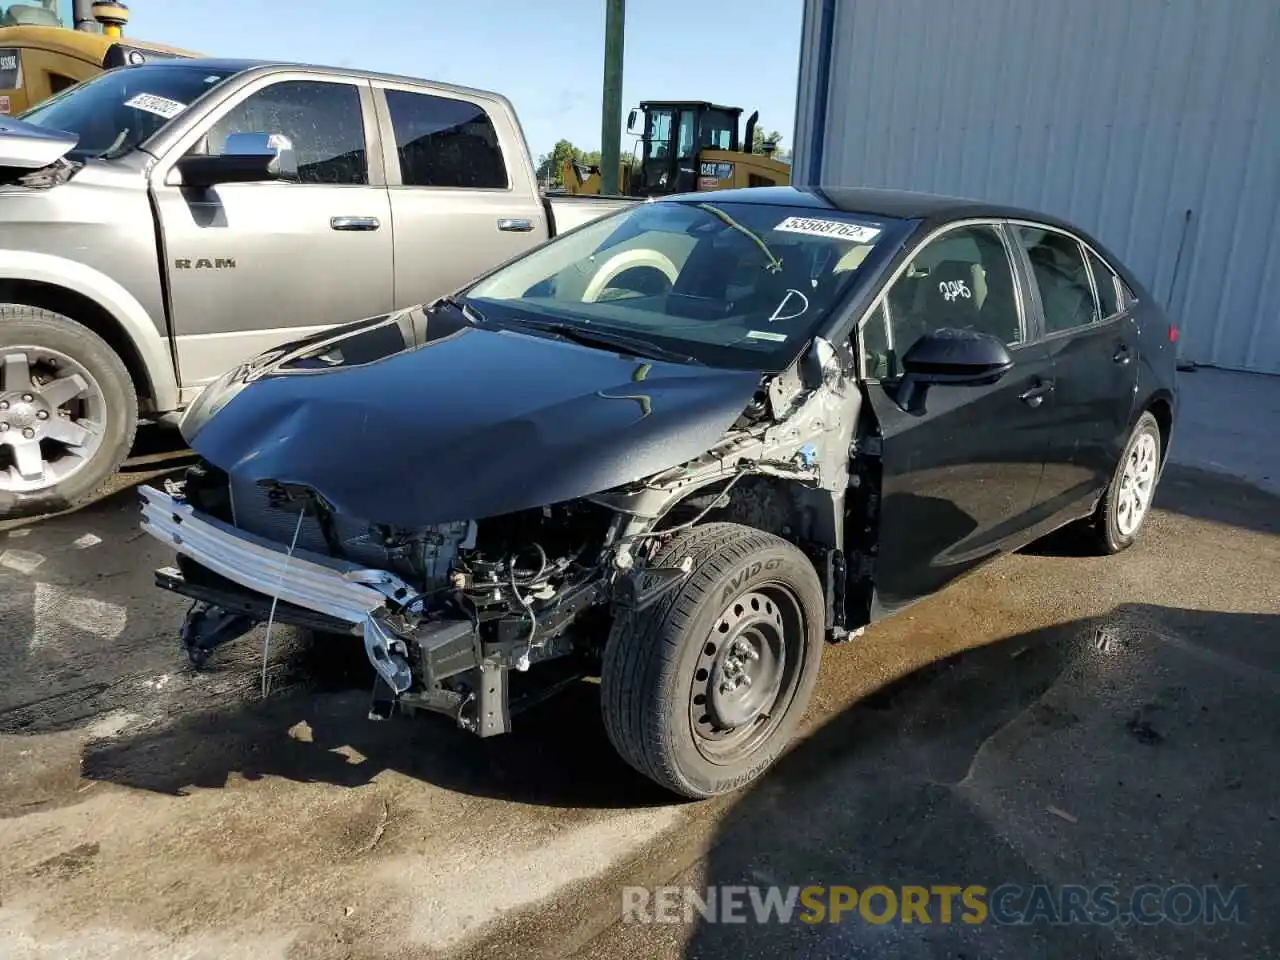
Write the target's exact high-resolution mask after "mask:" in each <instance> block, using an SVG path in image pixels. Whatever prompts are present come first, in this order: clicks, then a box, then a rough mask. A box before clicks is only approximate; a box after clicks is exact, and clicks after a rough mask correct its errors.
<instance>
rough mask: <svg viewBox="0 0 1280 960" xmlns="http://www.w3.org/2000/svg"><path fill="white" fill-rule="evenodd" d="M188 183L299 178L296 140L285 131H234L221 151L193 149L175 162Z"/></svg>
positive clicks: (183, 180) (194, 184)
mask: <svg viewBox="0 0 1280 960" xmlns="http://www.w3.org/2000/svg"><path fill="white" fill-rule="evenodd" d="M176 166H177V169H178V170H179V171H180V172H181V174H182V184H183V186H187V187H213V186H217V185H218V184H220V183H262V182H267V181H272V180H283V181H295V180H297V179H298V160H297V155H296V154H295V153H294V150H293V143H292V141H290V140H289V138H288V137H286V136H285V135H284V134H282V133H232V134H228V136H227V138H226V140H225V141H224V142H223V146H222V153H220V154H201V153H192V154H188V155H187V156H185V157H183V158H182V159H181V160H179V161H178V162H177V164H176Z"/></svg>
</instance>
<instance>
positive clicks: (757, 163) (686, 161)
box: [561, 100, 791, 197]
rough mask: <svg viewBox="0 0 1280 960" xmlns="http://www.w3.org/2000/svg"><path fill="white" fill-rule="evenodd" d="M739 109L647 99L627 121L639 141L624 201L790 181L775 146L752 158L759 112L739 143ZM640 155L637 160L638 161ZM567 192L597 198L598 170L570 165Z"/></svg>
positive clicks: (623, 175) (623, 177)
mask: <svg viewBox="0 0 1280 960" xmlns="http://www.w3.org/2000/svg"><path fill="white" fill-rule="evenodd" d="M741 116H742V108H741V107H725V106H721V105H719V104H715V103H707V102H706V101H703V100H662V101H657V100H647V101H645V102H643V103H641V104H640V106H639V108H637V109H635V110H632V111H631V113H630V114H629V116H628V117H627V132H628V133H630V134H632V135H635V136H637V137H638V139H637V140H636V144H635V147H634V148H633V149H632V157H631V158H630V162H627V161H623V162H622V163H621V164H620V167H621V169H620V171H619V175H618V185H619V187H620V188H621V190H622V193H623V194H624V195H625V196H629V197H655V196H664V195H667V194H673V193H691V192H694V191H699V190H728V189H731V188H734V187H773V186H783V185H785V184H788V183H790V182H791V165H790V164H788V163H784V162H782V161H781V160H775V159H774V157H773V154H774V152H775V150H776V148H777V145H776V144H773V143H766V144H765V145H764V149H765V152H764V153H762V154H761V153H752V152H751V145H752V142H753V141H754V138H755V130H756V122H757V121H758V120H759V118H760V114H759V111H756V112H755V113H752V114H751V116H750V117H748V118H747V125H746V128H745V130H744V131H743V134H742V138H741V139H739V138H738V121H739V119H740V118H741ZM637 154H638V156H637ZM561 178H562V180H563V181H564V192H565V193H569V194H598V193H599V192H600V184H601V176H600V168H599V167H598V166H588V165H586V164H582V163H578V162H576V161H574V160H572V159H569V160H566V161H565V164H564V169H563V170H562V171H561Z"/></svg>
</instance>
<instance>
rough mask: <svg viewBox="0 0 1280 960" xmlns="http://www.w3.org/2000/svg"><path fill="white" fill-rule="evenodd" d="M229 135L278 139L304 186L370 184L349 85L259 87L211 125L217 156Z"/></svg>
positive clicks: (356, 94) (356, 100)
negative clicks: (295, 164) (284, 143)
mask: <svg viewBox="0 0 1280 960" xmlns="http://www.w3.org/2000/svg"><path fill="white" fill-rule="evenodd" d="M233 133H270V134H282V135H283V136H284V137H285V138H286V139H287V140H288V141H289V143H290V144H291V145H292V147H293V151H294V155H295V156H296V157H297V159H298V179H299V180H300V181H301V182H302V183H325V184H346V185H352V184H366V183H368V182H369V167H368V160H367V155H366V153H365V141H364V116H363V114H362V112H361V109H360V91H359V90H357V89H356V88H355V87H354V86H353V85H351V84H349V83H323V82H321V81H318V80H282V81H280V82H279V83H273V84H271V85H270V86H269V87H263V88H262V89H261V90H258V91H256V92H254V93H252V94H250V95H249V96H248V97H246V98H245V99H244V100H243V101H242V102H240V103H238V104H236V106H234V107H232V108H231V110H230V112H228V113H227V115H226V116H224V117H223V118H222V119H220V120H219V121H218V122H217V123H216V124H214V127H213V129H212V130H210V131H209V134H208V142H209V152H210V153H211V154H213V155H217V154H220V153H221V152H222V147H223V144H224V143H225V142H226V138H227V137H228V136H229V135H230V134H233Z"/></svg>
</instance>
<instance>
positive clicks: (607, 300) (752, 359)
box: [466, 193, 907, 371]
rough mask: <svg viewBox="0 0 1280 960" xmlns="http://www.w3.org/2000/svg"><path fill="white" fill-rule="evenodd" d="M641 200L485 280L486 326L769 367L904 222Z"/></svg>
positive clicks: (475, 290)
mask: <svg viewBox="0 0 1280 960" xmlns="http://www.w3.org/2000/svg"><path fill="white" fill-rule="evenodd" d="M714 197H715V195H714V193H708V194H707V200H705V201H702V202H694V201H689V200H680V201H660V202H650V203H644V204H639V205H637V206H635V207H631V208H629V209H628V210H626V211H625V212H623V213H620V214H616V215H614V216H610V217H606V218H602V219H601V220H598V221H595V222H593V223H590V224H588V225H587V226H585V227H582V228H580V229H578V230H575V231H573V232H571V233H568V234H566V235H565V236H564V237H562V238H560V239H557V240H554V241H552V242H551V243H548V244H546V245H544V246H542V247H540V248H539V249H537V250H535V251H533V252H532V253H530V254H528V255H527V256H525V257H522V258H521V259H519V260H516V261H513V262H512V263H510V264H508V265H506V266H505V267H502V268H500V269H498V270H497V271H495V272H494V273H492V274H490V275H489V276H487V277H485V278H483V279H481V280H480V281H479V282H477V283H476V284H474V285H473V286H472V287H471V288H470V289H469V290H467V291H466V299H467V302H469V303H471V304H472V305H473V306H474V307H475V309H476V310H478V311H479V312H480V313H481V314H483V315H484V316H485V317H486V318H487V319H489V320H491V321H493V322H498V323H501V322H504V321H513V320H514V321H517V322H520V321H523V322H525V323H527V324H528V325H530V326H537V325H540V324H541V325H545V324H547V323H562V324H565V325H567V326H571V327H575V328H580V329H582V330H589V331H593V332H597V333H600V334H610V333H611V334H615V335H625V336H626V337H627V338H629V339H631V340H632V341H636V340H640V341H648V342H650V343H653V344H654V345H655V346H657V347H659V348H663V349H665V350H666V351H668V352H678V353H681V354H685V355H687V356H690V357H692V358H694V359H696V360H698V361H700V362H702V363H706V364H709V365H711V366H718V367H737V368H743V369H752V370H763V371H777V370H780V369H782V368H783V367H785V366H786V364H787V363H789V362H790V361H791V360H792V359H793V358H794V357H795V356H796V354H797V353H798V352H799V351H800V350H801V349H802V348H803V346H804V344H805V342H806V341H807V340H808V339H809V338H810V337H811V336H812V335H813V333H814V332H815V331H816V330H817V329H818V327H819V326H820V324H821V323H822V321H823V320H824V319H826V318H827V317H828V316H829V315H830V313H831V311H832V310H833V309H834V308H835V307H837V306H838V305H839V304H840V303H841V302H843V300H844V298H845V296H846V294H847V293H849V292H850V290H851V289H852V288H853V286H854V285H855V284H857V283H859V281H860V280H861V278H862V277H863V276H864V275H866V273H867V270H868V268H869V266H870V265H872V264H873V263H874V262H875V261H877V260H878V259H879V255H880V254H883V253H884V251H887V250H889V249H891V248H892V246H893V245H894V242H895V241H896V239H897V238H898V237H899V236H900V235H901V234H902V232H903V231H904V230H906V229H907V223H906V222H905V221H900V220H891V219H887V218H883V217H880V218H871V217H868V216H863V215H859V214H850V213H843V212H839V211H830V210H814V209H812V208H806V207H799V206H797V207H790V206H773V205H766V204H756V203H716V202H715V199H714Z"/></svg>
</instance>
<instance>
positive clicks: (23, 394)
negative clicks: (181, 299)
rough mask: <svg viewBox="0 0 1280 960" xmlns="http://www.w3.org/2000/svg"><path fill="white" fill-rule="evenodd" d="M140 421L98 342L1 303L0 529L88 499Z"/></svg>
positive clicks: (125, 374) (57, 317)
mask: <svg viewBox="0 0 1280 960" xmlns="http://www.w3.org/2000/svg"><path fill="white" fill-rule="evenodd" d="M137 422H138V398H137V396H136V395H135V393H134V388H133V383H132V381H131V380H130V378H129V371H128V370H126V369H125V366H124V363H123V362H121V360H120V358H119V357H118V356H117V355H116V353H115V351H114V350H112V349H111V347H110V346H108V344H107V342H106V341H105V340H103V339H102V338H101V337H99V336H98V335H97V334H95V333H94V332H93V331H92V330H89V329H88V328H87V327H84V326H82V325H81V324H78V323H76V322H75V321H74V320H71V319H70V318H68V317H64V316H62V315H61V314H58V313H54V312H52V311H50V310H42V309H40V308H39V307H30V306H27V305H25V304H18V303H0V520H9V519H13V518H17V517H29V516H34V515H37V514H43V513H52V512H55V511H58V510H65V509H67V508H69V507H72V506H75V505H76V504H78V503H79V502H81V501H83V500H85V499H87V498H88V497H90V496H92V495H93V494H94V493H95V492H96V491H97V490H98V489H99V488H100V487H101V486H102V485H103V484H104V483H105V482H106V481H107V480H108V479H109V478H110V477H111V476H112V475H113V474H114V473H115V472H116V470H118V469H119V468H120V464H121V463H122V462H123V461H124V458H125V456H126V455H127V454H128V453H129V448H130V447H131V446H132V445H133V434H134V430H135V429H136V427H137Z"/></svg>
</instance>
